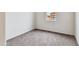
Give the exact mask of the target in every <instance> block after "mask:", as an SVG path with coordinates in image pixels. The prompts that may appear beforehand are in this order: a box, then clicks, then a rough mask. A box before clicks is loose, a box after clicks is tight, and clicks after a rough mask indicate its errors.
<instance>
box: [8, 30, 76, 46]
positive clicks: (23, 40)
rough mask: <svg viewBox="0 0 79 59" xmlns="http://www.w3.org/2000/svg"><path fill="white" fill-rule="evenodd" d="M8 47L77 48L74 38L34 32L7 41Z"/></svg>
mask: <svg viewBox="0 0 79 59" xmlns="http://www.w3.org/2000/svg"><path fill="white" fill-rule="evenodd" d="M7 46H77V42H76V39H75V38H74V37H73V36H68V35H63V34H57V33H51V32H47V31H41V30H33V31H30V32H28V33H25V34H22V35H20V36H18V37H15V38H13V39H10V40H8V41H7Z"/></svg>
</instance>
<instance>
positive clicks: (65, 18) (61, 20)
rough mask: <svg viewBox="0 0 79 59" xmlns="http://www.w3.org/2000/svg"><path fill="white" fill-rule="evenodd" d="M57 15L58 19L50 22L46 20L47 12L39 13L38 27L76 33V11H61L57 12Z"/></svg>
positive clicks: (37, 17)
mask: <svg viewBox="0 0 79 59" xmlns="http://www.w3.org/2000/svg"><path fill="white" fill-rule="evenodd" d="M56 17H57V21H55V22H49V21H47V20H46V13H45V12H44V13H42V12H39V13H37V16H36V28H37V29H43V30H49V31H54V32H59V33H64V34H70V35H74V33H75V20H74V17H75V16H74V13H70V12H59V13H57V16H56Z"/></svg>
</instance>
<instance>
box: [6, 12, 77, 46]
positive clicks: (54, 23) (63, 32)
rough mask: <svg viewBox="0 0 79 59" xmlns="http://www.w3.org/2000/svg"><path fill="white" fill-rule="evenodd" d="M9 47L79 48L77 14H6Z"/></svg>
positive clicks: (7, 43)
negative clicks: (76, 24)
mask: <svg viewBox="0 0 79 59" xmlns="http://www.w3.org/2000/svg"><path fill="white" fill-rule="evenodd" d="M5 18H6V19H5V20H6V22H5V24H6V25H5V27H6V28H5V31H6V34H5V36H6V37H5V38H6V45H7V46H78V40H77V39H76V35H75V34H76V28H75V27H76V26H75V22H76V21H75V12H6V13H5Z"/></svg>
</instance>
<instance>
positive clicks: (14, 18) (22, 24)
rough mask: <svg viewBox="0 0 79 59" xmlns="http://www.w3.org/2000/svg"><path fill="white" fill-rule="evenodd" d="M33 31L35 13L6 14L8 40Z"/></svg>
mask: <svg viewBox="0 0 79 59" xmlns="http://www.w3.org/2000/svg"><path fill="white" fill-rule="evenodd" d="M32 29H33V13H31V12H6V40H7V39H11V38H13V37H15V36H18V35H20V34H23V33H25V32H28V31H30V30H32Z"/></svg>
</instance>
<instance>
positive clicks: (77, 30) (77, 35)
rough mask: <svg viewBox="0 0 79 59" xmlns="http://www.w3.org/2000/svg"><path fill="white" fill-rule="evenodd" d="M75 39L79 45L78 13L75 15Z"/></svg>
mask: <svg viewBox="0 0 79 59" xmlns="http://www.w3.org/2000/svg"><path fill="white" fill-rule="evenodd" d="M76 39H77V42H78V44H79V12H77V13H76Z"/></svg>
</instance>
